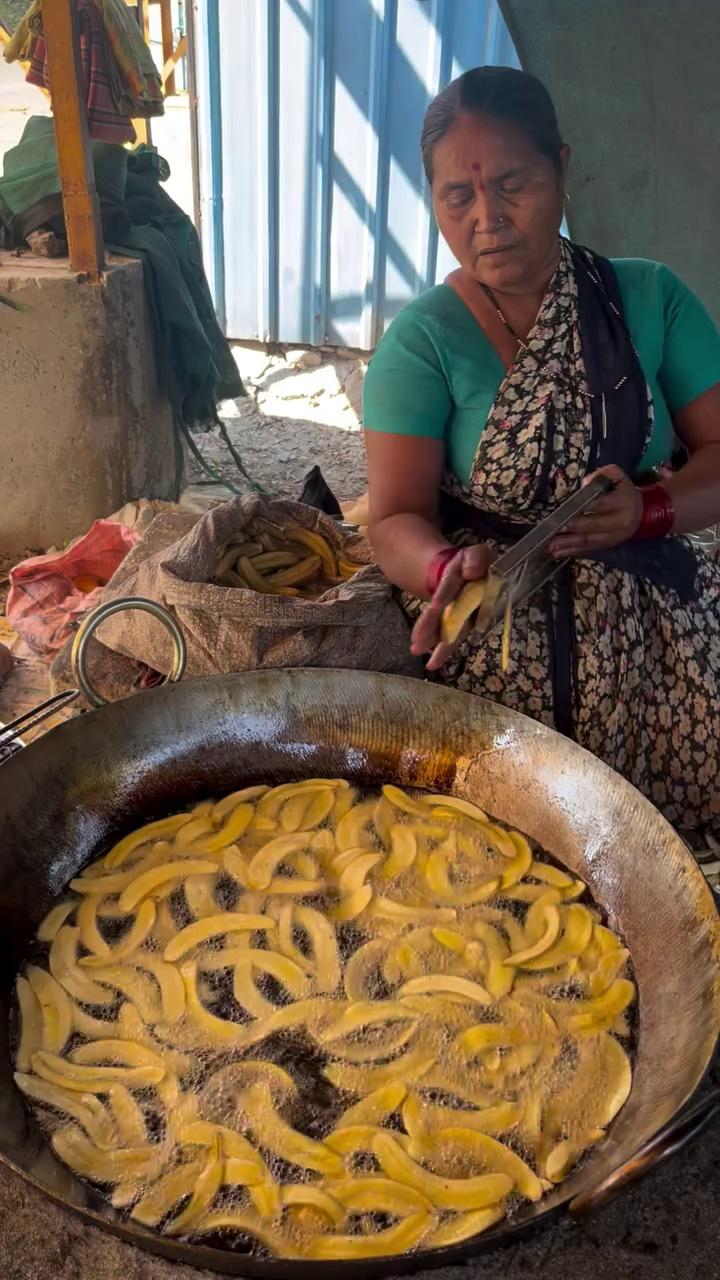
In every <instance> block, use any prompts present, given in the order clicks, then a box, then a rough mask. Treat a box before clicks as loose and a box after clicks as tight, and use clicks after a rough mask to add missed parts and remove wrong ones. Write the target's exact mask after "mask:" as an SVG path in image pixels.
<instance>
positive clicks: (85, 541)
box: [6, 520, 139, 661]
mask: <svg viewBox="0 0 720 1280" xmlns="http://www.w3.org/2000/svg"><path fill="white" fill-rule="evenodd" d="M138 541H139V534H137V533H135V532H134V531H133V530H131V529H127V528H126V527H125V525H123V524H119V523H118V522H117V521H115V520H96V521H95V523H94V525H93V526H92V529H90V530H89V532H88V533H86V534H85V535H84V536H83V537H82V538H77V539H76V541H75V542H73V543H71V544H70V546H69V547H67V548H66V550H65V551H58V552H55V553H54V554H52V555H47V556H33V557H32V558H31V559H30V560H23V561H21V563H20V564H18V565H16V566H15V568H14V569H12V570H11V573H10V594H9V596H8V602H7V609H6V615H7V620H8V622H9V623H10V626H11V627H12V628H13V630H14V631H17V633H18V635H21V636H22V638H23V640H24V641H25V643H26V644H27V645H28V646H29V648H30V649H32V651H33V653H36V654H37V655H38V657H40V658H45V659H47V660H48V661H49V660H50V659H51V658H53V657H54V656H55V654H56V653H58V652H59V650H60V649H62V647H63V645H64V644H65V642H66V641H67V640H68V639H69V638H70V636H71V635H72V631H73V623H74V621H75V619H76V618H79V617H80V616H81V615H82V614H83V613H87V611H88V609H92V608H93V607H94V606H95V605H96V604H97V603H98V601H99V596H100V592H101V591H102V588H103V587H104V586H105V584H106V583H107V582H108V581H109V580H110V578H111V577H112V575H113V574H114V572H115V570H116V569H117V568H118V567H119V565H121V564H122V562H123V560H124V559H125V557H126V555H127V553H128V551H130V549H131V548H132V547H134V546H135V543H136V542H138ZM93 581H94V582H96V583H97V585H96V586H93Z"/></svg>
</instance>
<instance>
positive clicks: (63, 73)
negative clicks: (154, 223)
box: [43, 0, 105, 280]
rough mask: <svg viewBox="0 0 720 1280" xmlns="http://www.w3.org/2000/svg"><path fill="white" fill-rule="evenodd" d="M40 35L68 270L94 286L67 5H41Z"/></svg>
mask: <svg viewBox="0 0 720 1280" xmlns="http://www.w3.org/2000/svg"><path fill="white" fill-rule="evenodd" d="M43 32H44V36H45V44H46V47H47V57H48V65H49V70H50V89H51V96H52V109H53V117H54V121H55V139H56V142H57V152H58V167H59V170H60V181H61V183H62V196H63V208H64V210H65V226H66V229H67V236H68V246H69V249H70V265H71V266H72V268H73V270H74V271H78V272H82V273H83V274H85V275H88V276H89V277H90V278H91V279H94V280H97V279H99V277H100V274H101V272H102V270H103V268H104V266H105V256H104V248H103V236H102V227H101V224H100V204H99V201H98V197H97V191H96V189H95V172H94V169H93V161H92V152H91V149H90V136H89V133H88V125H87V111H86V108H85V80H84V77H83V70H82V65H81V62H80V37H79V33H78V20H77V11H76V9H75V6H74V4H73V3H72V0H43Z"/></svg>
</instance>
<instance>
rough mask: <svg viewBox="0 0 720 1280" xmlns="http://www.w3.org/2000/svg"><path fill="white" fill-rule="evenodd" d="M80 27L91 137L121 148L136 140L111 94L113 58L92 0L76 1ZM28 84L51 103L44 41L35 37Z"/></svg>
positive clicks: (129, 122)
mask: <svg viewBox="0 0 720 1280" xmlns="http://www.w3.org/2000/svg"><path fill="white" fill-rule="evenodd" d="M77 11H78V23H79V28H80V61H81V65H82V72H83V79H84V81H85V91H86V99H85V102H86V106H87V121H88V130H89V133H90V137H91V138H92V139H93V140H94V141H96V142H114V143H117V144H119V145H121V146H122V145H123V143H125V142H134V141H135V130H134V129H133V125H132V120H131V118H130V115H129V114H128V113H127V112H122V111H120V110H119V109H118V106H117V103H116V100H115V97H114V95H113V80H112V75H111V70H110V67H111V63H112V57H111V54H110V49H109V46H108V41H107V37H106V34H105V27H104V25H103V20H102V17H101V15H100V11H99V10H98V8H97V7H96V5H95V4H94V3H93V0H77ZM25 78H26V80H27V82H28V84H35V85H38V86H39V87H40V88H44V89H47V90H48V91H49V93H50V98H51V100H52V83H51V77H50V67H49V65H48V58H47V47H46V44H45V38H44V36H42V35H39V36H37V38H36V39H35V42H34V44H33V47H32V55H31V58H30V69H29V71H28V73H27V76H26V77H25Z"/></svg>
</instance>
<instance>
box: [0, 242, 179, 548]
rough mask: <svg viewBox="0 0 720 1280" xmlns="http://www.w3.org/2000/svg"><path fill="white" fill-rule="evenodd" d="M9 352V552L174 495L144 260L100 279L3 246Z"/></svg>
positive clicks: (54, 540) (121, 264) (2, 506)
mask: <svg viewBox="0 0 720 1280" xmlns="http://www.w3.org/2000/svg"><path fill="white" fill-rule="evenodd" d="M3 295H4V296H5V298H6V299H7V300H9V302H10V303H13V304H14V306H10V305H7V302H3V301H2V296H3ZM0 351H1V352H2V405H1V406H0V554H16V553H22V552H23V551H25V550H26V549H27V548H42V547H46V546H49V545H51V544H62V543H64V542H65V541H67V540H68V539H70V538H73V537H75V536H76V535H78V534H81V533H83V532H85V530H86V529H88V528H89V526H90V525H91V524H92V522H93V520H95V519H97V518H98V517H101V516H107V515H110V514H111V513H112V512H113V511H116V510H118V509H119V508H120V507H121V506H122V505H123V504H124V503H125V502H127V501H129V500H130V499H134V498H139V497H153V498H172V497H173V496H174V483H175V444H174V427H173V421H172V411H171V408H170V404H169V402H168V400H167V399H166V397H165V396H164V395H163V393H162V392H161V390H160V388H159V386H158V380H157V373H156V368H155V359H154V352H153V339H152V331H151V327H150V319H149V315H148V312H147V304H146V300H145V292H144V287H143V276H142V264H141V263H139V262H130V261H116V262H113V263H112V264H111V265H110V266H109V267H108V271H107V273H106V275H105V277H104V279H103V281H102V282H101V283H100V284H98V285H93V284H89V283H88V282H87V281H86V280H82V279H79V278H78V277H77V276H76V275H75V273H73V272H72V271H71V269H70V267H69V265H68V264H67V262H64V261H51V260H47V259H42V258H34V257H32V256H31V255H29V254H28V255H23V257H21V258H18V257H15V256H14V255H12V254H9V253H4V254H3V253H0Z"/></svg>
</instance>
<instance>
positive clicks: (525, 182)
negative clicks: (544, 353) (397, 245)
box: [432, 114, 569, 293]
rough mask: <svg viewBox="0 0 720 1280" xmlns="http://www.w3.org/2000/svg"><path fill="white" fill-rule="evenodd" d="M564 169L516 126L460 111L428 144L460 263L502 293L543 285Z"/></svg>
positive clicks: (553, 255)
mask: <svg viewBox="0 0 720 1280" xmlns="http://www.w3.org/2000/svg"><path fill="white" fill-rule="evenodd" d="M568 159H569V150H568V148H564V149H563V154H562V167H561V172H559V173H558V170H557V169H556V168H555V166H554V164H553V163H552V161H551V160H548V158H547V157H546V156H544V155H542V154H541V153H540V152H539V151H536V149H535V147H534V146H533V144H532V142H531V141H530V139H529V138H528V137H527V135H526V134H525V133H523V131H522V130H521V129H519V128H518V127H517V126H516V125H513V124H507V123H505V122H503V121H501V120H496V119H493V117H492V116H479V115H471V114H463V115H461V116H459V117H458V119H457V120H456V121H455V123H454V124H453V125H452V127H451V128H450V129H449V130H448V132H447V133H446V134H445V137H444V138H442V139H441V140H440V142H438V143H436V145H435V148H434V150H433V157H432V161H433V185H432V194H433V207H434V209H435V217H436V218H437V221H438V226H439V228H440V231H441V233H442V235H443V236H444V238H445V240H446V241H447V243H448V245H449V247H450V249H451V250H452V252H453V254H454V255H455V257H456V258H457V260H458V262H459V263H460V266H461V267H462V268H463V270H464V271H465V272H466V273H467V274H468V275H470V276H472V277H473V278H474V279H475V280H477V281H479V282H480V283H481V284H486V285H489V286H490V288H491V289H493V290H498V291H500V292H503V291H504V292H506V293H524V292H527V293H530V292H534V291H535V290H536V289H538V288H539V289H544V288H545V286H546V285H547V281H548V279H549V276H550V275H551V274H552V272H553V270H554V268H555V265H556V262H557V255H558V233H559V230H560V223H561V222H562V215H563V186H564V180H565V171H566V169H567V162H568Z"/></svg>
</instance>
